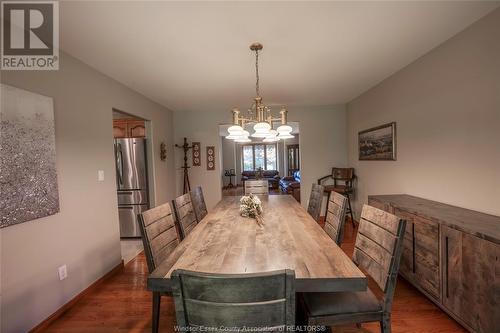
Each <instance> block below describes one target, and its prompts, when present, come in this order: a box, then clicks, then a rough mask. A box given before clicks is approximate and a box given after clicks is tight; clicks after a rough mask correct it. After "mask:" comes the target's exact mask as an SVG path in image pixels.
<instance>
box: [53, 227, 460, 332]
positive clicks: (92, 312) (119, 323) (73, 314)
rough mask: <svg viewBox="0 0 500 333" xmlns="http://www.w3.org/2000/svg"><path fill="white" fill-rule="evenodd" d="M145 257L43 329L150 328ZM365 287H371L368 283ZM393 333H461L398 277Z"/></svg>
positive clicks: (169, 307) (167, 310)
mask: <svg viewBox="0 0 500 333" xmlns="http://www.w3.org/2000/svg"><path fill="white" fill-rule="evenodd" d="M355 232H356V231H355V230H354V229H353V228H352V225H351V224H350V223H349V224H347V225H346V232H345V240H344V243H343V245H342V248H343V250H344V251H345V252H346V253H348V254H349V255H350V254H351V253H352V251H353V247H354V239H355ZM146 278H147V268H146V261H145V258H144V255H143V254H140V255H139V256H137V257H136V258H135V259H133V260H132V261H131V262H129V263H128V264H127V265H126V266H125V268H124V270H123V272H121V273H119V274H117V275H115V276H114V277H112V278H111V279H109V280H107V281H105V282H104V283H103V284H101V285H100V286H99V287H98V288H97V289H96V290H95V291H93V292H91V293H89V294H88V295H86V296H85V297H84V298H83V299H82V300H81V301H80V302H79V303H77V304H76V306H74V307H73V308H71V309H70V310H68V311H67V312H66V313H64V314H63V316H62V317H61V318H59V319H58V320H57V321H55V322H54V323H53V324H52V325H50V326H49V327H48V328H47V330H46V331H45V332H58V333H62V332H65V333H72V332H73V333H77V332H78V333H79V332H88V333H113V332H120V333H121V332H145V333H146V332H151V294H150V293H149V292H147V291H146V290H145V285H146ZM370 287H371V288H372V289H373V290H377V289H376V287H375V284H374V283H373V281H370ZM174 323H175V314H174V307H173V303H172V299H171V298H169V297H163V298H162V307H161V319H160V331H161V332H173V331H174V329H173V326H174ZM392 325H393V332H395V333H452V332H453V333H457V332H466V331H465V330H464V329H463V328H462V327H461V326H460V325H459V324H457V323H456V322H455V321H454V320H453V319H451V318H450V317H449V316H448V315H446V314H445V313H444V312H443V311H441V310H440V309H439V308H438V307H436V306H435V305H434V304H433V303H431V302H430V301H429V300H427V299H426V298H425V297H424V296H422V294H420V293H419V292H418V291H417V290H416V289H415V288H413V287H412V286H411V285H409V284H408V283H407V282H406V281H404V280H403V279H401V278H400V279H399V281H398V284H397V288H396V294H395V298H394V307H393V318H392ZM333 332H341V333H351V332H365V333H368V332H377V333H378V332H380V330H379V326H378V324H375V323H373V324H372V323H370V324H363V327H362V328H361V329H357V328H356V326H354V325H348V326H342V327H335V328H333Z"/></svg>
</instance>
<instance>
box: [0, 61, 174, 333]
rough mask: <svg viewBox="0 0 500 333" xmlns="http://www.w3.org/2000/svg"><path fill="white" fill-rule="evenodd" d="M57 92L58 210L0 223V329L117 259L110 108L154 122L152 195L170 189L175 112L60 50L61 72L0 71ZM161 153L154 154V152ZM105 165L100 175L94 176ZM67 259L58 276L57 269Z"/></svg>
mask: <svg viewBox="0 0 500 333" xmlns="http://www.w3.org/2000/svg"><path fill="white" fill-rule="evenodd" d="M1 74H2V77H1V81H2V83H6V84H9V85H12V86H15V87H19V88H22V89H26V90H29V91H32V92H35V93H39V94H42V95H46V96H50V97H52V98H53V99H54V116H55V125H56V150H57V157H56V159H57V162H56V163H57V164H56V165H57V173H58V183H59V197H60V207H61V211H60V213H58V214H56V215H53V216H49V217H46V218H42V219H38V220H35V221H30V222H26V223H22V224H19V225H15V226H11V227H8V228H4V229H2V230H1V235H0V237H1V240H0V244H1V251H0V253H1V267H2V269H1V287H2V291H1V300H2V306H1V310H2V313H1V317H2V324H1V325H2V326H1V331H2V332H4V333H10V332H12V333H17V332H26V331H27V330H29V329H30V328H32V327H34V326H35V325H36V324H38V323H39V322H40V321H42V320H44V319H45V318H47V317H48V316H49V315H50V314H52V313H53V312H54V311H55V310H57V309H58V308H59V307H61V306H62V305H63V304H64V303H66V302H67V301H69V300H70V299H71V298H72V297H73V296H75V295H76V294H78V293H79V292H80V291H82V290H83V289H84V288H86V287H87V286H89V285H90V284H91V283H92V282H94V281H95V280H96V279H98V278H100V277H101V276H103V275H104V274H105V273H106V272H108V271H109V270H110V269H111V268H113V267H114V266H116V265H117V264H119V262H120V260H121V254H120V235H119V226H118V211H117V201H116V184H115V168H114V159H113V138H112V108H117V109H119V110H123V111H126V112H128V113H131V114H135V115H137V116H140V117H143V118H145V119H149V120H151V121H152V133H153V149H154V152H159V145H160V142H161V141H164V142H165V143H167V146H168V147H169V150H168V152H167V156H168V157H167V161H166V162H162V161H160V160H159V156H157V155H156V154H155V156H153V159H154V161H153V169H154V179H155V184H156V188H155V192H154V193H155V201H156V203H163V202H165V201H167V200H168V199H172V198H173V196H174V186H175V185H174V178H173V176H174V175H173V148H172V145H173V135H172V113H171V112H170V111H169V110H167V109H165V108H164V107H162V106H160V105H158V104H156V103H154V102H152V101H150V100H148V99H146V98H145V97H143V96H142V95H140V94H138V93H136V92H134V91H132V90H130V89H129V88H126V87H125V86H123V85H121V84H119V83H117V82H116V81H114V80H112V79H110V78H108V77H106V76H104V75H102V74H100V73H98V72H97V71H95V70H93V69H92V68H90V67H88V66H87V65H85V64H83V63H82V62H80V61H78V60H76V59H75V58H72V57H70V56H68V55H65V54H62V53H61V64H60V70H59V71H17V72H14V71H11V72H2V73H1ZM158 155H159V154H158ZM97 170H104V172H105V181H104V182H98V181H97ZM63 264H66V265H67V268H68V278H67V279H66V280H63V281H59V279H58V275H57V268H58V267H59V266H61V265H63Z"/></svg>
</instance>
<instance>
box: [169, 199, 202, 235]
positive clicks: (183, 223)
mask: <svg viewBox="0 0 500 333" xmlns="http://www.w3.org/2000/svg"><path fill="white" fill-rule="evenodd" d="M173 203H174V210H175V216H176V218H177V224H178V226H179V230H180V233H181V239H184V238H186V237H187V235H189V233H190V232H191V231H192V230H193V229H194V227H196V224H197V223H198V221H197V220H196V215H195V213H194V208H193V204H192V202H191V195H190V194H189V193H186V194H183V195H181V196H180V197H177V198H175V200H173Z"/></svg>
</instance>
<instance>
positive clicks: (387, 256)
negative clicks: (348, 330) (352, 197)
mask: <svg viewBox="0 0 500 333" xmlns="http://www.w3.org/2000/svg"><path fill="white" fill-rule="evenodd" d="M405 228H406V221H405V220H401V219H400V218H398V217H397V216H395V215H392V214H389V213H387V212H384V211H382V210H380V209H377V208H374V207H371V206H368V205H364V206H363V211H362V213H361V220H360V224H359V230H358V235H357V237H356V243H355V248H354V254H353V258H352V259H353V261H354V263H356V265H358V266H359V267H360V268H361V269H363V270H364V271H365V272H367V273H368V274H369V275H370V276H371V277H372V278H373V280H375V282H376V283H377V285H378V286H379V287H380V289H381V290H382V291H383V293H384V296H383V299H382V300H381V301H379V300H378V299H377V298H376V297H375V296H374V295H373V293H372V292H371V291H370V290H369V289H368V290H367V291H364V292H339V293H305V294H303V304H304V306H305V310H306V313H307V316H308V322H309V324H310V325H329V326H332V325H341V324H347V323H356V324H357V325H360V324H361V323H363V322H371V321H378V322H379V323H380V328H381V331H382V333H390V332H391V308H392V299H393V296H394V290H395V288H396V280H397V276H398V270H399V262H400V259H401V252H402V248H403V240H404V233H405Z"/></svg>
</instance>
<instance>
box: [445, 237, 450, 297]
mask: <svg viewBox="0 0 500 333" xmlns="http://www.w3.org/2000/svg"><path fill="white" fill-rule="evenodd" d="M448 245H449V240H448V236H446V238H445V256H444V258H445V271H444V273H445V276H446V278H445V281H446V298H449V297H450V290H449V289H448V276H449V270H448V262H449V258H448Z"/></svg>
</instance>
